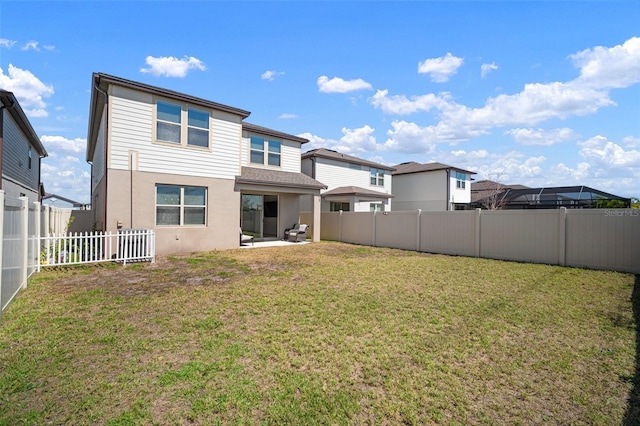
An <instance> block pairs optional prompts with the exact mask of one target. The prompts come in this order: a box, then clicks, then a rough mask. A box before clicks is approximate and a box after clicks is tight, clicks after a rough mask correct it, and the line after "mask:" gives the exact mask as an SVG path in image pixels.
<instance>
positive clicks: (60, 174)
mask: <svg viewBox="0 0 640 426" xmlns="http://www.w3.org/2000/svg"><path fill="white" fill-rule="evenodd" d="M89 171H90V166H89V165H88V164H87V163H85V162H84V161H81V160H80V159H79V158H77V157H76V156H69V155H67V156H63V157H61V158H60V157H59V156H57V155H50V156H49V157H47V158H44V159H43V160H42V164H41V168H40V172H41V180H42V183H43V184H44V188H45V190H46V191H47V193H50V194H57V195H61V196H63V197H67V198H71V199H72V200H76V201H79V202H83V203H88V202H89V192H90V189H89V188H90V177H91V176H90V173H89Z"/></svg>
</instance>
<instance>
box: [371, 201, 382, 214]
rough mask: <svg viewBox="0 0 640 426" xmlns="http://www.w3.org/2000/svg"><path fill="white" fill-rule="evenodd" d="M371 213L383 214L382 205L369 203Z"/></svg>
mask: <svg viewBox="0 0 640 426" xmlns="http://www.w3.org/2000/svg"><path fill="white" fill-rule="evenodd" d="M369 211H371V212H381V211H382V203H381V202H380V203H369Z"/></svg>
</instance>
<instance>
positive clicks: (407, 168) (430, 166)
mask: <svg viewBox="0 0 640 426" xmlns="http://www.w3.org/2000/svg"><path fill="white" fill-rule="evenodd" d="M393 167H395V169H396V170H395V171H394V172H393V175H404V174H409V173H422V172H433V171H437V170H457V171H459V172H463V173H467V174H470V175H475V174H476V172H472V171H469V170H465V169H461V168H460V167H455V166H450V165H448V164H443V163H438V162H433V163H426V164H422V163H416V162H415V161H409V162H406V163H402V164H398V165H396V166H393Z"/></svg>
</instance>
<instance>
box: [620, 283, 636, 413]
mask: <svg viewBox="0 0 640 426" xmlns="http://www.w3.org/2000/svg"><path fill="white" fill-rule="evenodd" d="M631 304H632V306H633V318H634V320H635V324H636V371H635V374H634V375H633V388H632V389H631V392H630V393H629V400H628V406H627V413H626V415H625V416H624V422H623V425H624V426H635V425H640V274H639V275H636V281H635V284H634V286H633V293H632V294H631Z"/></svg>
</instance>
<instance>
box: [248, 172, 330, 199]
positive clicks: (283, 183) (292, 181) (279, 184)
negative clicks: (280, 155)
mask: <svg viewBox="0 0 640 426" xmlns="http://www.w3.org/2000/svg"><path fill="white" fill-rule="evenodd" d="M325 188H327V186H326V185H325V184H323V183H320V182H318V181H317V180H315V179H313V178H311V177H309V176H307V175H305V174H304V173H293V172H283V171H280V170H269V169H258V168H255V167H242V170H241V174H240V176H236V184H235V190H236V191H238V192H242V191H260V192H266V193H288V194H300V195H319V194H320V190H322V189H325Z"/></svg>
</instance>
